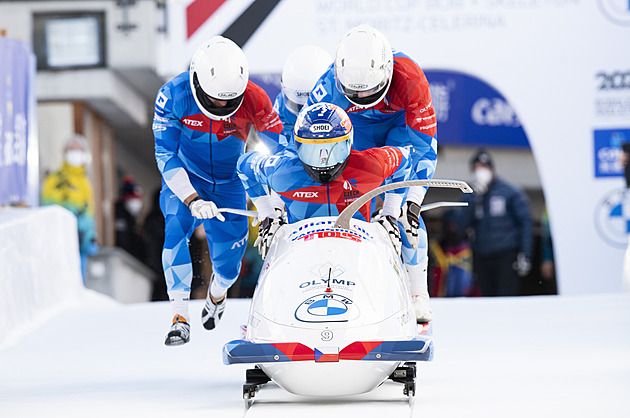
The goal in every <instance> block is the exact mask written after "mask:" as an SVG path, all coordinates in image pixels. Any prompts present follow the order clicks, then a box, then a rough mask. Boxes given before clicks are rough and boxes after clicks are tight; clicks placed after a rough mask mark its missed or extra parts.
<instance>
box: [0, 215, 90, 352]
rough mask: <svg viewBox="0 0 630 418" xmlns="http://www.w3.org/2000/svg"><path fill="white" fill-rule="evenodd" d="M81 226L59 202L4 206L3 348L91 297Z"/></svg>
mask: <svg viewBox="0 0 630 418" xmlns="http://www.w3.org/2000/svg"><path fill="white" fill-rule="evenodd" d="M76 231H77V223H76V218H75V217H74V215H73V214H72V213H71V212H69V211H67V210H66V209H63V208H61V207H59V206H47V207H41V208H0V348H3V347H5V346H8V345H11V344H12V342H14V341H15V340H17V339H19V337H21V336H22V335H24V334H25V333H27V332H29V331H30V330H32V329H33V328H35V327H37V326H38V325H39V324H41V323H43V322H44V321H46V320H47V319H48V318H50V317H51V316H52V315H54V314H55V313H57V312H59V311H61V310H63V309H66V308H68V307H71V306H76V305H77V304H78V303H79V302H80V300H81V299H82V298H84V297H85V295H86V293H87V291H86V290H85V288H84V287H83V281H82V278H81V268H80V259H79V243H78V236H77V232H76Z"/></svg>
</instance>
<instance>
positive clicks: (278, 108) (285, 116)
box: [273, 92, 297, 142]
mask: <svg viewBox="0 0 630 418" xmlns="http://www.w3.org/2000/svg"><path fill="white" fill-rule="evenodd" d="M273 110H274V111H275V112H276V113H277V114H278V116H280V121H281V122H282V134H283V135H284V136H285V137H286V138H287V139H288V141H289V142H291V141H292V138H293V127H294V126H295V122H296V121H297V115H296V114H294V113H293V112H291V111H290V110H289V109H287V106H286V105H285V104H284V96H283V95H282V92H280V93H278V95H277V96H276V100H275V101H274V102H273Z"/></svg>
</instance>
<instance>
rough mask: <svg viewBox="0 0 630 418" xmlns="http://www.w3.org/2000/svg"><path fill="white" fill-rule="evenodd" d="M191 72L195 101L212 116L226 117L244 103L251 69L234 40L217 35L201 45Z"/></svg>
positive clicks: (191, 84) (191, 66) (192, 62)
mask: <svg viewBox="0 0 630 418" xmlns="http://www.w3.org/2000/svg"><path fill="white" fill-rule="evenodd" d="M189 73H190V88H191V90H192V93H193V97H194V98H195V102H196V103H197V106H199V109H201V111H202V112H203V114H204V115H206V116H207V117H209V118H210V119H214V120H225V119H227V118H229V117H230V116H232V115H233V114H234V113H235V112H236V111H237V110H238V108H239V107H240V106H241V103H242V102H243V95H244V94H245V89H246V88H247V82H248V81H249V69H248V66H247V59H246V58H245V54H244V53H243V51H242V50H241V48H239V46H238V45H236V44H235V43H234V42H232V41H231V40H229V39H227V38H224V37H222V36H215V37H213V38H211V39H210V40H209V41H207V42H205V43H204V44H203V45H201V46H200V47H199V48H197V51H196V52H195V54H194V55H193V57H192V60H191V62H190V71H189ZM213 100H214V101H220V102H224V103H225V105H224V106H220V105H219V106H217V104H216V103H215V102H213Z"/></svg>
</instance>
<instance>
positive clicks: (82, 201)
mask: <svg viewBox="0 0 630 418" xmlns="http://www.w3.org/2000/svg"><path fill="white" fill-rule="evenodd" d="M42 205H59V206H63V207H64V208H66V209H68V210H69V211H71V212H72V213H74V214H75V216H76V217H77V223H78V227H79V245H80V247H81V252H85V251H87V249H88V247H89V245H91V243H92V241H95V239H96V230H95V228H94V193H93V191H92V185H91V183H90V180H89V178H88V177H87V175H86V173H85V167H74V166H71V165H70V164H68V163H66V162H64V163H63V165H62V166H61V169H59V170H58V171H56V172H54V173H52V174H51V175H49V176H48V177H47V178H46V179H45V180H44V186H43V188H42Z"/></svg>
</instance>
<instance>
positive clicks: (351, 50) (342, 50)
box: [308, 25, 437, 322]
mask: <svg viewBox="0 0 630 418" xmlns="http://www.w3.org/2000/svg"><path fill="white" fill-rule="evenodd" d="M318 102H327V103H333V104H336V105H337V106H339V107H341V108H342V109H344V110H345V111H346V112H347V113H348V115H349V116H350V119H351V120H352V124H353V126H354V131H355V134H354V146H355V149H357V150H365V149H368V148H373V147H381V146H384V145H392V146H400V147H410V146H411V147H413V148H414V150H415V153H413V154H412V158H413V166H414V168H413V171H414V172H415V176H414V178H413V179H418V180H424V179H430V178H432V177H433V173H434V171H435V165H436V162H437V139H436V134H437V123H436V118H435V112H434V110H433V104H432V101H431V92H430V90H429V83H428V81H427V78H426V76H425V75H424V73H423V71H422V69H421V68H420V67H419V66H418V64H416V63H415V62H414V61H413V60H412V59H411V58H409V57H408V56H407V55H405V54H403V53H402V52H398V51H396V52H393V51H392V49H391V47H390V45H389V42H388V41H387V39H386V38H385V36H384V35H383V34H382V33H381V32H379V31H378V30H376V29H374V28H372V27H370V26H368V25H360V26H357V27H355V28H353V29H351V30H350V31H348V32H347V33H346V34H345V35H344V37H343V38H342V40H341V41H340V43H339V45H338V46H337V51H336V53H335V62H334V65H333V67H332V68H330V69H329V70H328V71H327V72H326V73H325V74H324V75H323V76H322V77H321V78H320V80H319V81H318V83H317V84H316V86H315V88H314V89H313V91H312V92H311V94H310V96H309V100H308V104H312V103H318ZM425 193H426V188H422V187H414V188H411V189H410V190H409V193H408V195H407V202H406V204H405V205H403V213H402V216H401V223H402V225H403V227H404V229H405V232H406V234H403V259H404V261H405V267H406V268H407V270H408V272H409V276H410V279H411V282H410V288H411V292H412V296H413V298H414V307H415V310H416V319H417V320H418V322H428V321H430V320H431V319H432V318H433V313H432V311H431V308H430V307H429V293H428V289H427V273H426V270H427V264H428V256H427V248H428V241H427V234H426V227H425V225H424V222H423V220H422V217H421V216H420V205H421V204H422V200H423V199H424V195H425ZM386 197H387V196H386Z"/></svg>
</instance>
